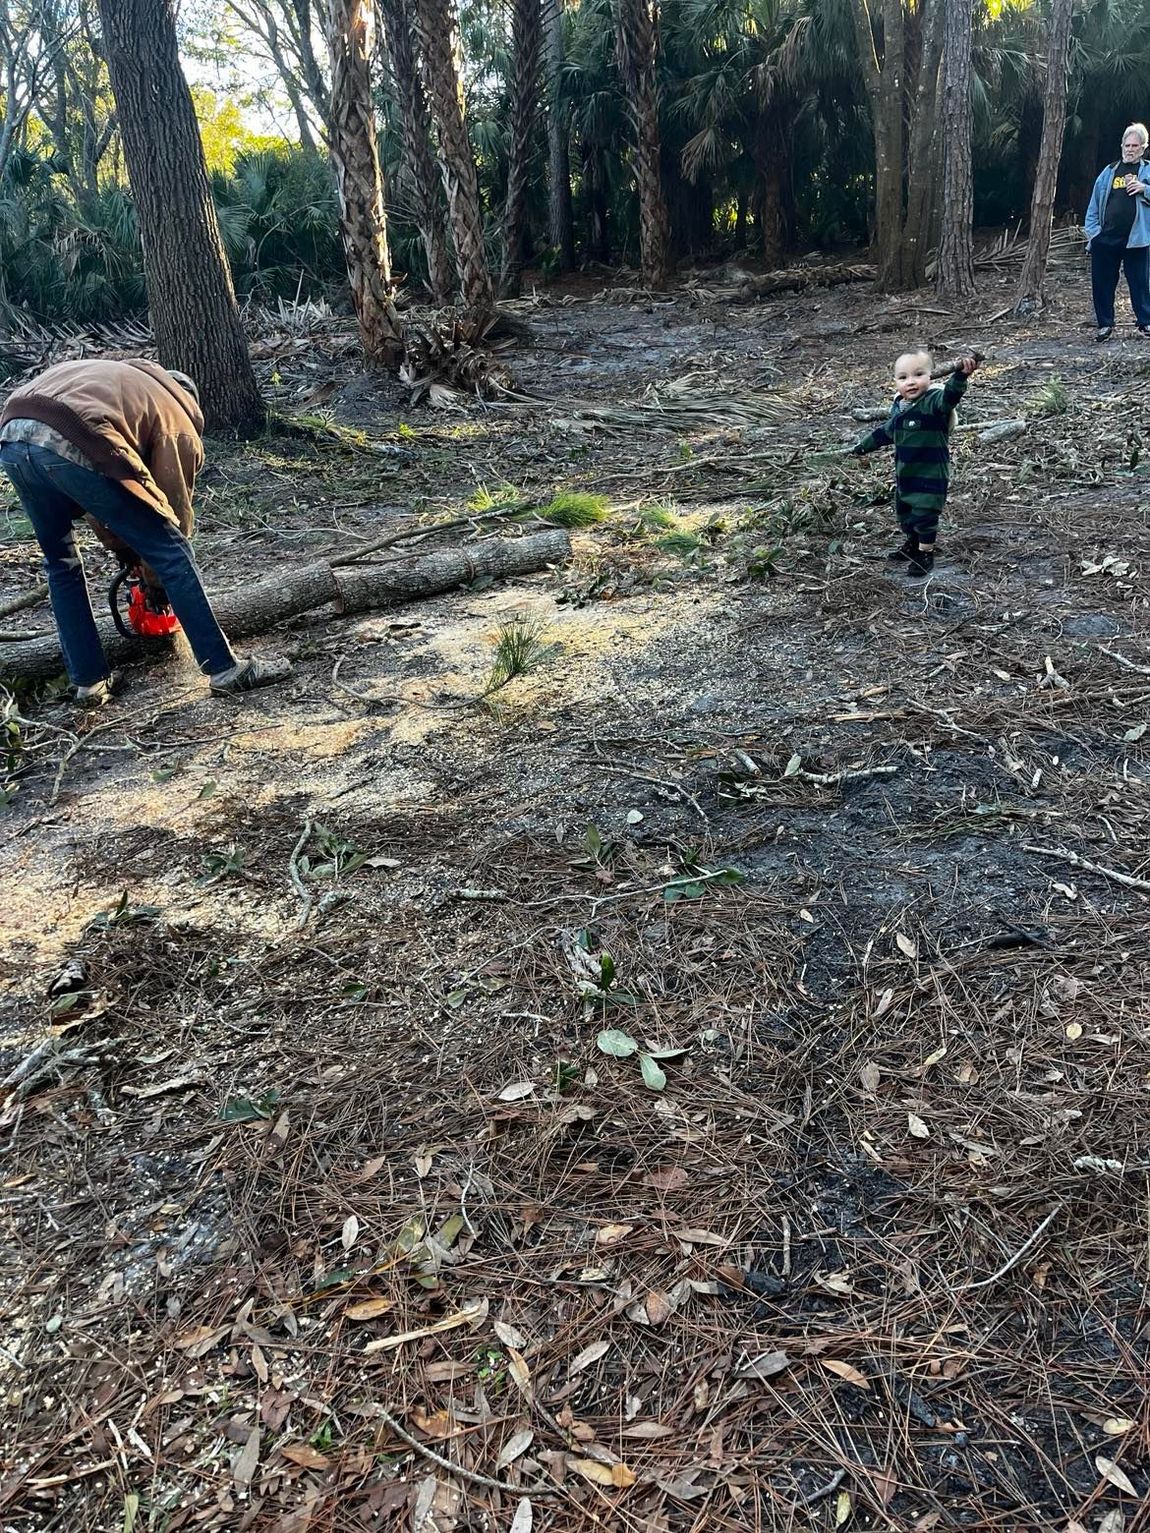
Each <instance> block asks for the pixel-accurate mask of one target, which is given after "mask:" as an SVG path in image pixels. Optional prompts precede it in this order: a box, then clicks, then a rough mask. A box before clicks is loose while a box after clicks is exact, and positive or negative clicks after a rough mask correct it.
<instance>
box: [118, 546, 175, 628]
mask: <svg viewBox="0 0 1150 1533" xmlns="http://www.w3.org/2000/svg"><path fill="white" fill-rule="evenodd" d="M125 595H126V596H127V601H126V603H125V602H124V596H125ZM108 605H109V606H110V607H111V609H112V620H113V622H114V623H115V625H116V627H117V628H118V629H119V631H120V632H121V633H122V634H123V636H124V638H125V639H166V638H168V637H169V636H170V635H171V634H173V633H175V632H176V631H177V629H178V628H179V626H180V620H179V618H178V617H177V616H176V614H175V613H174V612H173V611H172V609H171V606H170V604H169V602H168V598H167V596H166V594H165V592H164V589H163V587H162V586H154V585H149V584H148V582H147V580H146V579H145V578H144V571H143V567H142V566H141V565H140V563H139V562H138V561H136V562H131V561H129V560H127V559H124V558H121V560H120V568H119V571H118V573H117V575H116V578H115V579H114V580H113V581H112V584H111V585H110V586H109V587H108Z"/></svg>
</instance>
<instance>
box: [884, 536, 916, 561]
mask: <svg viewBox="0 0 1150 1533" xmlns="http://www.w3.org/2000/svg"><path fill="white" fill-rule="evenodd" d="M917 553H918V539H917V538H914V537H911V536H909V535H908V536H907V537H906V538H904V539H903V541H902V544H901V546H900V547H898V548H895V549H892V550H891V552H890V553H889V554H887V558H888V559H889V560H890V562H891V563H892V564H905V563H906V561H907V560H908V559H913V558H914V556H915V554H917Z"/></svg>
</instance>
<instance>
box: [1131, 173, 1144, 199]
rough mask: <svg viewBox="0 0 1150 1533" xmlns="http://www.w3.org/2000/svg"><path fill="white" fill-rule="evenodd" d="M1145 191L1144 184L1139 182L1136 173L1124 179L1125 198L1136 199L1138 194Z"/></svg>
mask: <svg viewBox="0 0 1150 1533" xmlns="http://www.w3.org/2000/svg"><path fill="white" fill-rule="evenodd" d="M1145 189H1146V183H1145V182H1144V181H1139V179H1138V176H1137V174H1136V173H1135V174H1132V175H1128V176H1127V177H1126V195H1127V197H1137V195H1138V193H1139V192H1141V191H1144V190H1145Z"/></svg>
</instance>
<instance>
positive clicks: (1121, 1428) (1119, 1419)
mask: <svg viewBox="0 0 1150 1533" xmlns="http://www.w3.org/2000/svg"><path fill="white" fill-rule="evenodd" d="M1133 1425H1134V1423H1133V1421H1131V1419H1130V1417H1129V1416H1108V1417H1107V1418H1106V1420H1105V1421H1104V1422H1103V1423H1102V1430H1103V1431H1104V1432H1105V1433H1106V1435H1107V1437H1121V1436H1122V1435H1123V1433H1125V1432H1129V1431H1130V1429H1131V1427H1132V1426H1133Z"/></svg>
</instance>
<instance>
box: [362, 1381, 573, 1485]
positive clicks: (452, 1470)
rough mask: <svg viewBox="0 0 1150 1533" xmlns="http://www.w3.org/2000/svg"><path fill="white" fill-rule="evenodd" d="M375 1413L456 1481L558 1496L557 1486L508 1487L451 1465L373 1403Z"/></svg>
mask: <svg viewBox="0 0 1150 1533" xmlns="http://www.w3.org/2000/svg"><path fill="white" fill-rule="evenodd" d="M374 1409H375V1411H376V1413H377V1414H378V1415H379V1416H380V1417H381V1418H382V1419H383V1420H384V1421H385V1422H386V1423H387V1425H388V1426H389V1427H390V1428H391V1430H392V1431H393V1432H394V1433H395V1435H396V1436H397V1437H400V1438H402V1439H403V1441H404V1442H405V1443H407V1445H408V1446H409V1447H411V1448H414V1449H415V1451H416V1452H417V1453H420V1454H422V1455H423V1457H424V1458H425V1459H428V1460H430V1462H431V1463H433V1464H438V1465H439V1467H440V1469H446V1470H447V1472H448V1474H452V1475H455V1477H456V1478H457V1479H460V1480H469V1481H470V1482H471V1484H472V1485H486V1486H487V1488H488V1489H489V1490H501V1491H504V1492H505V1493H506V1494H507V1495H509V1496H556V1495H558V1494H559V1487H558V1486H557V1485H537V1486H531V1487H528V1486H525V1485H509V1484H508V1483H507V1481H506V1480H493V1479H492V1478H491V1476H490V1475H486V1474H480V1473H479V1472H478V1470H475V1469H464V1467H463V1466H462V1464H453V1463H452V1462H451V1460H450V1459H449V1458H444V1456H443V1454H442V1453H436V1451H435V1449H434V1448H429V1447H428V1446H427V1444H426V1443H421V1442H420V1440H419V1438H418V1437H413V1436H412V1435H411V1433H410V1432H409V1431H408V1430H407V1428H406V1427H403V1426H401V1425H400V1424H399V1422H398V1421H396V1419H395V1417H394V1416H393V1415H392V1414H391V1412H390V1411H389V1410H387V1409H386V1408H385V1407H384V1406H382V1405H380V1404H379V1402H378V1401H376V1402H375V1405H374Z"/></svg>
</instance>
